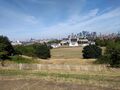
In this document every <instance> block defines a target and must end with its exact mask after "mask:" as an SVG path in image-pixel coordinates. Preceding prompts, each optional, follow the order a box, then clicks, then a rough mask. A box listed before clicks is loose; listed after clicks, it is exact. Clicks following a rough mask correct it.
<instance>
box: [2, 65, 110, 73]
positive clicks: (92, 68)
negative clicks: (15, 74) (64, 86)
mask: <svg viewBox="0 0 120 90" xmlns="http://www.w3.org/2000/svg"><path fill="white" fill-rule="evenodd" d="M0 68H1V69H18V70H57V71H59V70H62V71H106V70H108V69H109V68H108V67H106V65H57V64H10V65H5V67H2V66H0Z"/></svg>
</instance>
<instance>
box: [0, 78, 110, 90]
mask: <svg viewBox="0 0 120 90" xmlns="http://www.w3.org/2000/svg"><path fill="white" fill-rule="evenodd" d="M0 90H112V89H110V88H102V87H94V86H88V85H80V84H75V83H67V82H66V83H63V82H55V81H46V80H40V79H39V80H37V79H17V80H14V79H12V80H0Z"/></svg>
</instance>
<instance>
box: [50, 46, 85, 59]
mask: <svg viewBox="0 0 120 90" xmlns="http://www.w3.org/2000/svg"><path fill="white" fill-rule="evenodd" d="M82 49H83V48H82V47H76V48H75V47H74V48H56V49H52V50H51V56H52V58H57V59H58V58H59V59H60V58H62V59H71V58H82Z"/></svg>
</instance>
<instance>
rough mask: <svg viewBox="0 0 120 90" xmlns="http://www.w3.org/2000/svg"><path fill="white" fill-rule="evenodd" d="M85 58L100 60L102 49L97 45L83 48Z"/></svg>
mask: <svg viewBox="0 0 120 90" xmlns="http://www.w3.org/2000/svg"><path fill="white" fill-rule="evenodd" d="M82 52H83V57H84V58H98V57H100V56H101V55H102V49H101V48H100V47H98V46H96V45H88V46H85V47H84V48H83V51H82Z"/></svg>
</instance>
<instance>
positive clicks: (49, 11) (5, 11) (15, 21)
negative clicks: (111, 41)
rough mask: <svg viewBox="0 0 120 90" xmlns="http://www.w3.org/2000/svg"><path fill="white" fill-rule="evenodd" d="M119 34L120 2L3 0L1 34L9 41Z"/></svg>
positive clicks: (0, 8) (106, 0)
mask: <svg viewBox="0 0 120 90" xmlns="http://www.w3.org/2000/svg"><path fill="white" fill-rule="evenodd" d="M83 30H85V31H90V32H92V31H96V32H97V33H106V34H107V33H113V32H118V31H120V0H0V35H4V36H8V37H9V39H10V40H26V39H30V38H34V39H46V38H62V37H65V36H66V35H68V34H70V33H79V32H81V31H83Z"/></svg>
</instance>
